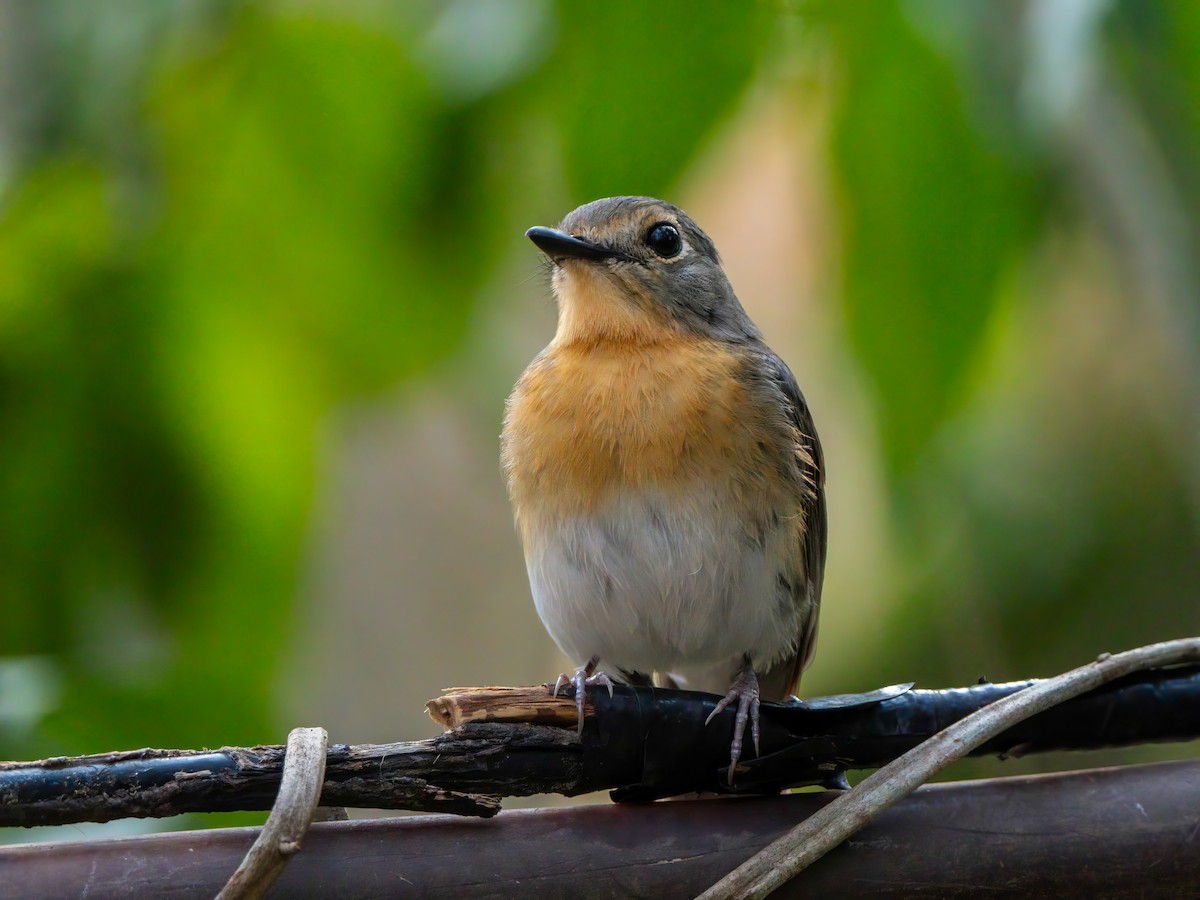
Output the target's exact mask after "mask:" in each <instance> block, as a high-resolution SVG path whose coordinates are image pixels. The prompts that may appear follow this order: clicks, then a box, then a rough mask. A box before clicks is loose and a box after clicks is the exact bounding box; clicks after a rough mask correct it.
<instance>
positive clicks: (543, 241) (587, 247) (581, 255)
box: [525, 225, 615, 262]
mask: <svg viewBox="0 0 1200 900" xmlns="http://www.w3.org/2000/svg"><path fill="white" fill-rule="evenodd" d="M525 237H527V238H529V239H530V240H531V241H533V242H534V243H535V244H536V245H537V248H538V249H539V250H541V251H542V252H543V253H545V254H546V255H547V256H548V257H550V258H551V259H552V260H554V261H555V262H557V261H558V260H560V259H609V258H610V257H612V256H614V255H615V254H614V253H613V252H612V251H611V250H609V249H607V248H605V247H601V246H599V245H597V244H592V243H590V242H588V241H585V240H582V239H581V238H577V237H572V236H571V235H569V234H567V233H566V232H565V231H559V230H558V229H557V228H546V227H544V226H542V225H536V226H534V227H533V228H530V229H529V230H528V231H527V232H525Z"/></svg>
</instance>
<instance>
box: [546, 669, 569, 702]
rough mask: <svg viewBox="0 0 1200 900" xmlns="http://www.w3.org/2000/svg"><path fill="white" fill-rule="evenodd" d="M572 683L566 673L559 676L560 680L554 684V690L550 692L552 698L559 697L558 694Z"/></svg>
mask: <svg viewBox="0 0 1200 900" xmlns="http://www.w3.org/2000/svg"><path fill="white" fill-rule="evenodd" d="M570 683H571V679H570V678H568V677H567V675H566V673H564V674H562V675H559V676H558V680H557V681H555V682H554V689H553V690H552V691H551V692H550V696H551V697H557V696H558V692H559V691H560V690H561V689H562V688H565V687H566V686H567V685H568V684H570Z"/></svg>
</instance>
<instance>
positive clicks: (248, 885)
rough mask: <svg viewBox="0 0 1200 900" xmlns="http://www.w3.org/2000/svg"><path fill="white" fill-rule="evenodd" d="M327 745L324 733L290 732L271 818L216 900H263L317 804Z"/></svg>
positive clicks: (297, 845)
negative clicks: (277, 794) (261, 898)
mask: <svg viewBox="0 0 1200 900" xmlns="http://www.w3.org/2000/svg"><path fill="white" fill-rule="evenodd" d="M328 746H329V735H328V733H326V731H325V729H324V728H294V729H292V733H291V734H289V735H288V742H287V755H286V756H285V757H284V760H283V778H282V781H281V782H280V785H279V796H278V797H276V799H275V805H274V806H273V807H272V808H271V815H270V816H268V817H267V823H266V825H264V826H263V828H262V831H260V832H259V833H258V837H257V838H256V839H255V841H254V844H253V845H252V846H251V847H250V850H249V851H248V852H247V853H246V857H245V858H244V859H243V860H242V862H241V865H239V866H238V867H237V871H235V872H234V873H233V875H231V876H230V877H229V881H227V882H226V883H225V886H224V887H223V888H221V892H220V893H219V894H217V900H258V898H260V897H263V896H265V895H266V893H267V891H268V890H269V889H270V887H271V885H273V884H274V883H275V881H276V879H277V878H279V875H280V873H282V872H283V867H284V866H286V865H287V864H288V860H290V859H291V858H292V857H293V856H294V855H295V854H296V853H297V852H298V851H299V850H300V842H301V841H302V840H303V839H304V835H305V834H306V833H307V832H308V826H309V825H310V824H312V818H313V813H315V812H316V811H317V803H318V802H319V801H320V799H321V784H322V783H323V782H324V781H325V751H326V748H327V747H328Z"/></svg>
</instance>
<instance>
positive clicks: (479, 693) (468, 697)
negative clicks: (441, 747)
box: [425, 685, 595, 728]
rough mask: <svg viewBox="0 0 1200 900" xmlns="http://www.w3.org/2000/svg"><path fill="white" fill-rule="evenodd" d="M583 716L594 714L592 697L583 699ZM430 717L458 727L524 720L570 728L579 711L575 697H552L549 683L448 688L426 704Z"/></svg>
mask: <svg viewBox="0 0 1200 900" xmlns="http://www.w3.org/2000/svg"><path fill="white" fill-rule="evenodd" d="M583 709H584V715H585V716H591V715H594V714H595V709H594V708H593V706H592V701H591V699H590V697H588V698H585V699H584V706H583ZM425 711H426V712H427V713H429V718H431V719H433V721H435V722H437V723H438V724H439V725H441V726H442V727H443V728H458V727H459V726H461V725H466V724H468V723H471V722H524V723H526V724H529V725H552V726H557V727H559V728H571V727H573V726H574V725H575V724H576V721H577V719H578V716H579V713H578V710H576V708H575V699H574V698H573V697H571V696H567V695H564V694H560V695H559V696H557V697H553V696H551V694H550V689H549V688H548V687H547V686H546V685H539V686H536V687H519V688H511V687H456V688H446V689H445V692H444V693H443V694H442V696H440V697H435V698H434V699H433V700H430V701H429V702H428V703H426V704H425Z"/></svg>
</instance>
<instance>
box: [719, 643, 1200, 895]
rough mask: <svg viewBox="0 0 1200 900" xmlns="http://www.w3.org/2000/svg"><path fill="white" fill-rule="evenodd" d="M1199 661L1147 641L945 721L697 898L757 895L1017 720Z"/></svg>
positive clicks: (1198, 649)
mask: <svg viewBox="0 0 1200 900" xmlns="http://www.w3.org/2000/svg"><path fill="white" fill-rule="evenodd" d="M1197 660H1200V638H1189V639H1185V640H1178V641H1167V642H1165V643H1161V644H1151V645H1149V646H1147V647H1139V648H1138V649H1136V650H1129V651H1126V652H1125V653H1119V654H1117V655H1116V656H1110V655H1109V654H1107V653H1105V654H1103V655H1102V656H1100V658H1098V659H1097V660H1095V661H1094V662H1091V663H1088V664H1087V665H1085V666H1081V667H1080V668H1078V669H1073V670H1071V671H1070V672H1067V673H1065V674H1063V675H1059V676H1058V677H1056V678H1050V679H1047V680H1046V681H1043V682H1042V683H1040V684H1036V685H1033V686H1031V687H1028V688H1026V689H1025V690H1023V691H1021V692H1019V693H1017V694H1015V695H1013V696H1011V697H1007V698H1005V699H1003V700H1000V701H997V702H996V703H995V704H994V705H992V706H989V707H987V708H985V709H981V710H979V711H978V712H976V713H973V714H971V715H969V716H967V717H966V718H965V719H963V720H962V721H960V722H957V723H955V724H954V725H951V726H950V727H948V728H946V729H945V730H944V731H942V732H940V733H939V734H937V735H936V736H934V737H933V738H930V739H929V740H928V741H926V742H925V743H924V744H922V745H921V746H920V747H917V748H916V749H915V750H912V751H910V752H908V753H906V754H904V755H903V756H901V757H900V758H899V759H897V760H895V761H894V762H892V763H890V764H888V765H887V766H884V767H883V768H882V769H880V770H879V771H878V772H875V773H874V774H872V775H871V776H869V777H868V778H866V779H865V780H864V781H863V782H862V783H861V784H859V785H858V786H857V787H856V788H854V790H851V791H847V792H846V793H844V794H842V795H841V796H840V797H838V798H837V799H836V800H834V801H833V802H832V803H830V804H829V805H828V806H826V807H824V808H823V809H821V810H819V811H818V812H816V813H814V814H813V815H812V816H810V817H809V818H807V819H805V820H804V822H802V823H801V824H800V825H797V826H796V827H795V828H793V829H792V830H791V831H789V832H788V833H787V834H785V835H784V836H783V837H781V838H780V839H779V840H777V841H775V842H774V843H773V844H771V845H770V846H769V847H767V849H765V850H763V851H762V852H761V853H759V854H758V855H756V856H754V857H753V858H752V859H750V860H749V861H747V862H745V863H743V864H742V865H741V866H739V867H738V868H737V869H735V870H734V871H733V872H730V873H729V874H728V875H726V876H725V877H724V878H722V879H721V880H720V881H718V882H717V883H716V884H714V885H713V886H712V887H711V888H709V889H708V890H707V891H705V892H704V893H703V894H701V895H700V898H703V900H716V898H725V897H738V898H743V897H746V898H749V897H755V898H760V897H765V896H767V895H768V894H770V893H771V892H772V891H774V890H775V889H776V888H778V887H779V886H781V885H783V884H785V883H786V882H787V881H789V880H790V879H792V878H794V877H795V876H796V875H797V874H798V873H799V872H801V871H803V870H804V869H805V868H806V867H807V866H808V865H810V864H811V863H812V862H814V861H816V860H817V859H820V858H821V857H822V856H823V855H824V854H825V853H827V852H829V850H831V849H833V848H834V847H836V846H837V845H838V844H840V843H842V841H844V840H846V839H847V838H848V837H850V835H852V834H854V833H855V832H856V831H858V830H859V829H861V828H862V827H863V826H865V825H867V824H868V823H869V822H871V821H872V820H874V819H875V818H876V817H877V816H878V815H879V814H880V813H881V812H882V811H883V810H885V809H887V808H888V807H889V806H891V805H892V804H893V803H895V802H896V801H898V800H900V799H902V798H904V797H906V796H908V795H909V794H911V793H912V792H913V791H914V790H916V789H917V788H918V787H919V786H920V785H921V784H923V783H925V782H926V781H928V780H929V779H930V778H932V777H933V776H934V775H936V774H937V773H938V772H940V771H942V770H943V769H944V768H946V767H947V766H948V765H950V763H952V762H955V761H956V760H959V759H962V758H963V757H964V756H966V755H967V754H968V753H970V752H971V751H972V750H973V749H974V748H976V747H978V746H981V745H982V744H984V743H985V742H987V741H988V740H991V739H992V738H994V737H996V736H997V735H999V734H1001V733H1003V732H1004V731H1005V730H1006V729H1008V728H1011V727H1012V726H1014V725H1015V724H1017V723H1018V722H1021V721H1022V720H1025V719H1028V718H1029V717H1030V716H1033V715H1036V714H1037V713H1040V712H1043V711H1045V710H1048V709H1050V708H1051V707H1052V706H1054V705H1056V704H1059V703H1063V702H1064V701H1066V700H1069V699H1071V698H1073V697H1077V696H1079V695H1080V694H1083V693H1086V692H1087V691H1091V690H1094V689H1095V688H1097V687H1100V686H1101V685H1103V684H1105V683H1107V682H1109V681H1112V680H1113V679H1116V678H1120V677H1121V676H1123V675H1128V674H1130V673H1132V672H1136V671H1138V670H1142V669H1148V668H1151V667H1154V666H1170V665H1177V664H1180V663H1191V662H1195V661H1197Z"/></svg>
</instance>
